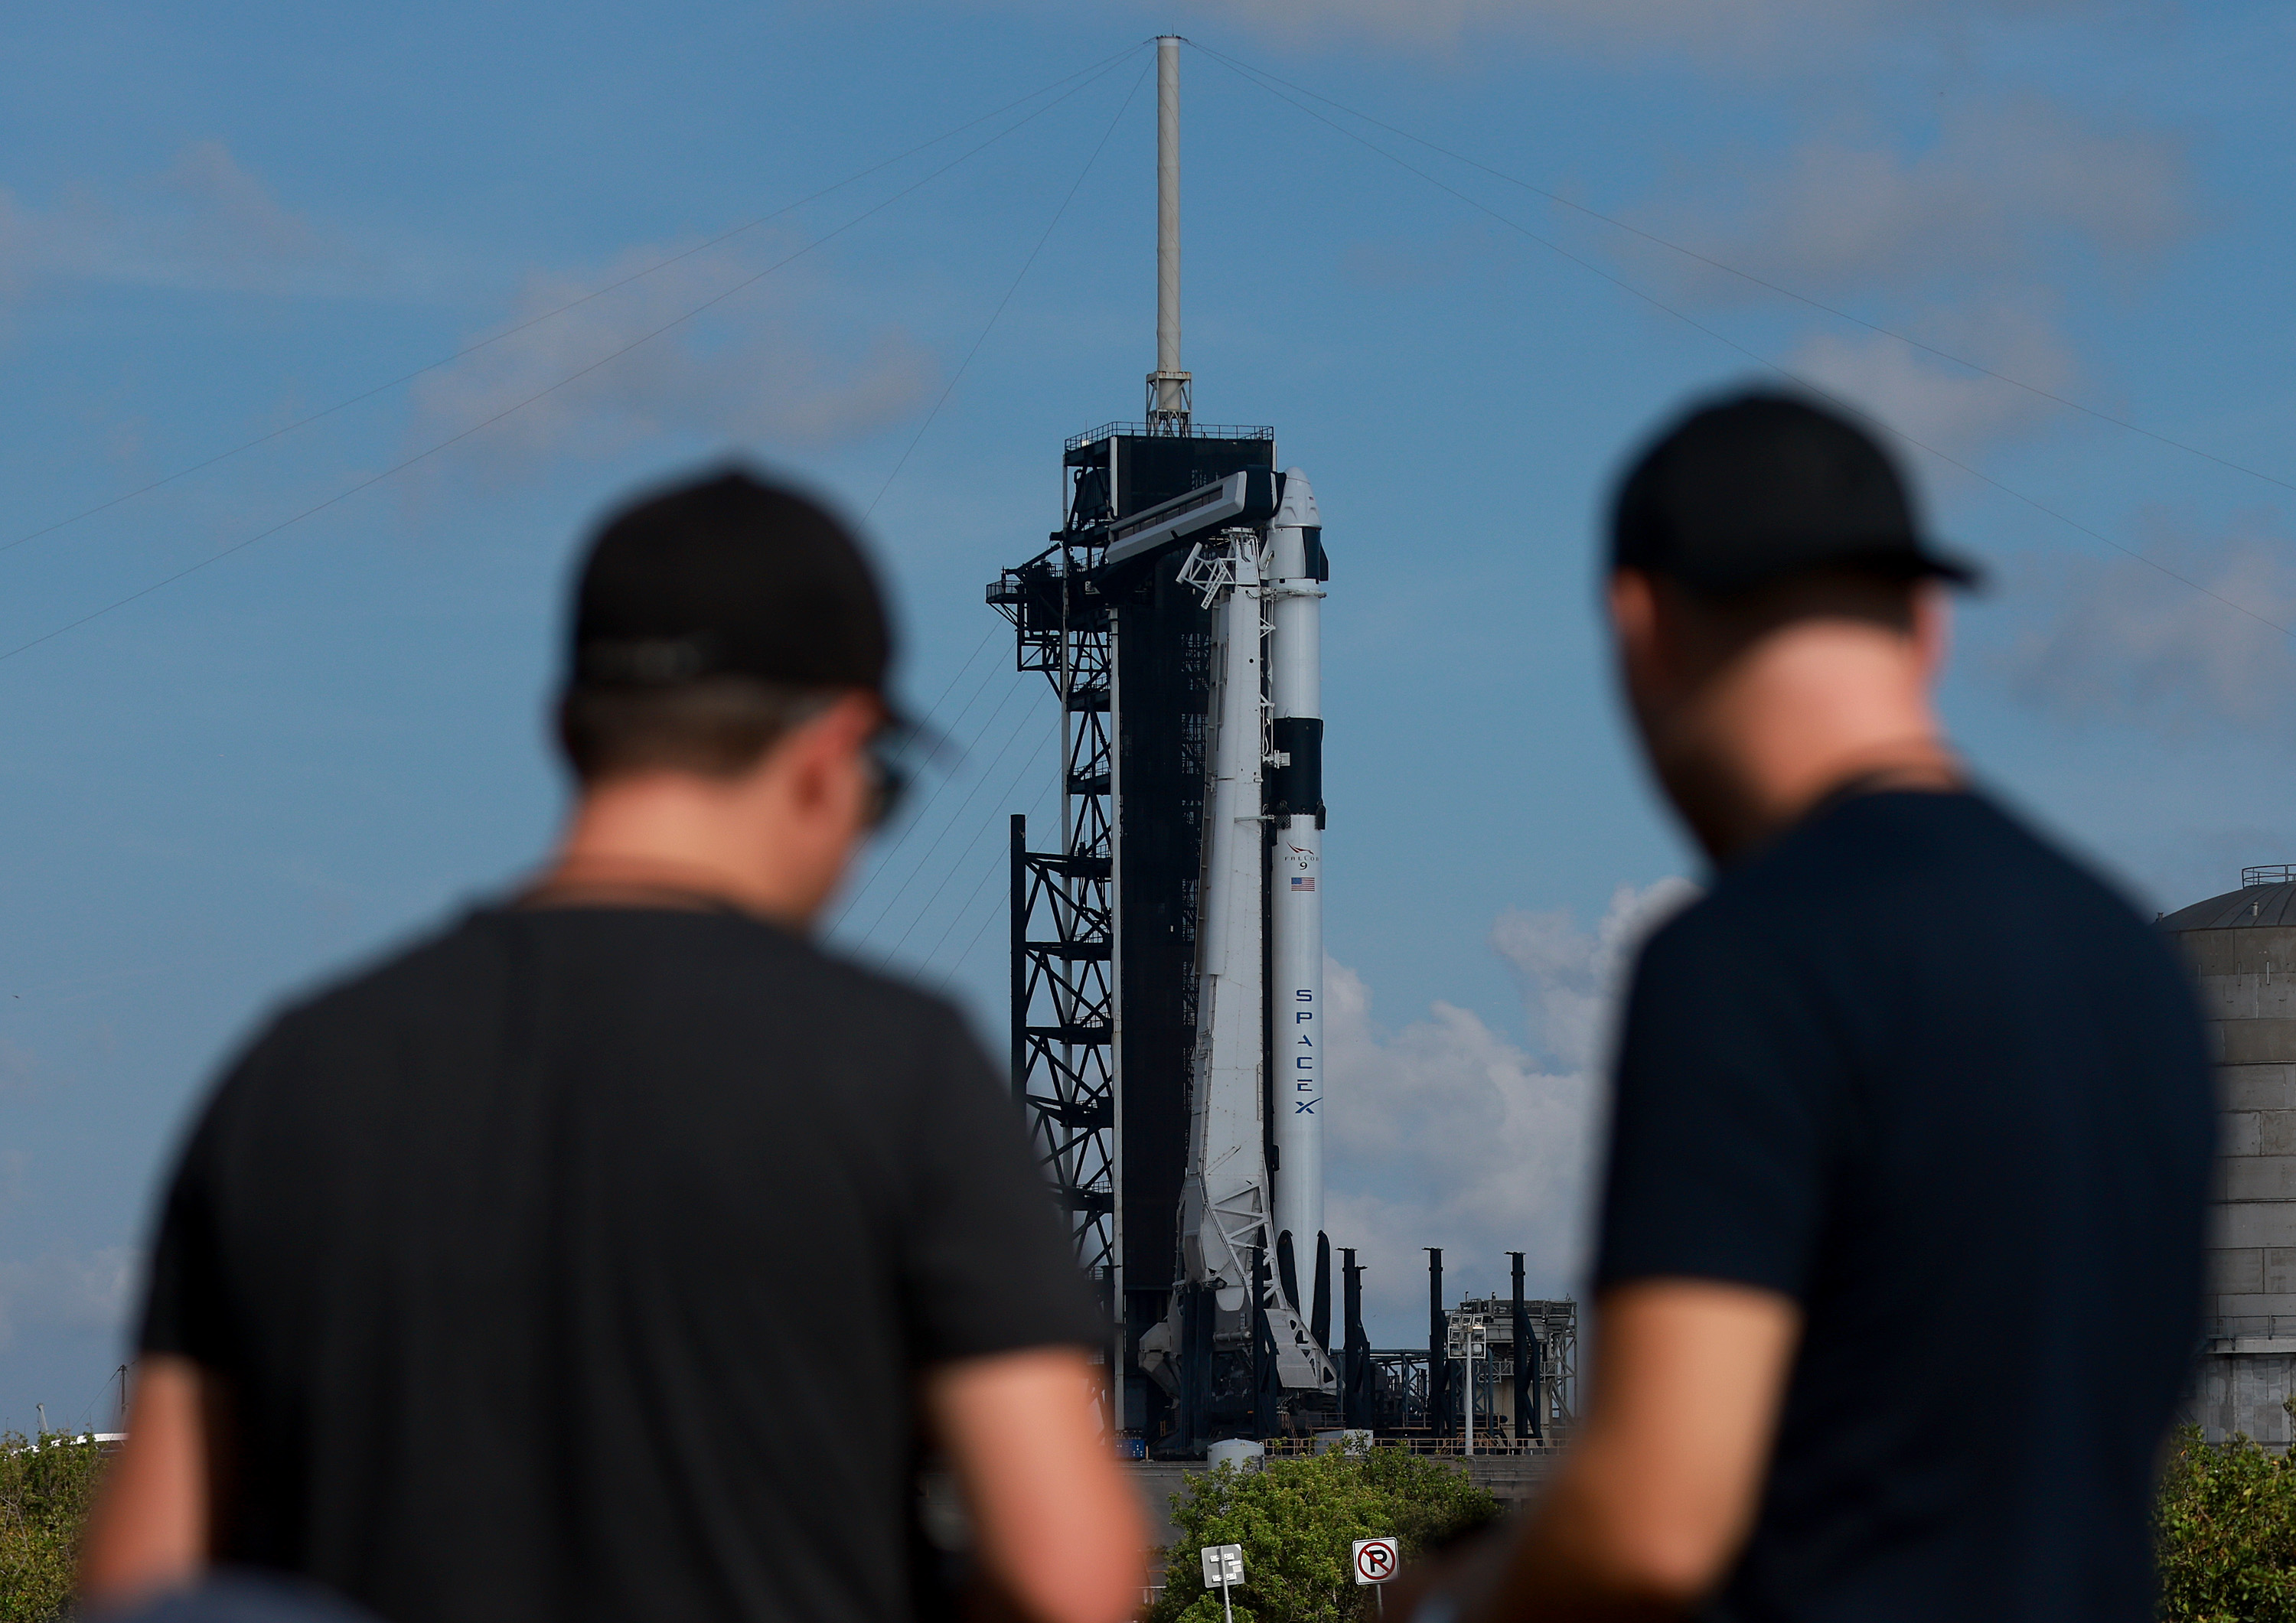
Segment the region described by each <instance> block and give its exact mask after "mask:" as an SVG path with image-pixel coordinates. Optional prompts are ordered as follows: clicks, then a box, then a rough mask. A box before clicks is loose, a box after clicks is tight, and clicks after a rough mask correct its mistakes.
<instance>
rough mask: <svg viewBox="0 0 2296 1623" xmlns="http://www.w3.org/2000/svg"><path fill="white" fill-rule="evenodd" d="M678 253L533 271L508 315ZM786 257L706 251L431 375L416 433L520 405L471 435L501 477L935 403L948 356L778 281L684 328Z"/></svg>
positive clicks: (761, 250)
mask: <svg viewBox="0 0 2296 1623" xmlns="http://www.w3.org/2000/svg"><path fill="white" fill-rule="evenodd" d="M676 251H677V245H676V244H668V245H664V244H656V245H652V246H648V247H643V248H635V249H632V250H628V251H627V252H626V253H625V254H623V255H622V256H621V257H620V258H619V259H617V260H616V261H615V262H613V263H612V264H611V265H607V266H601V267H599V268H598V269H597V270H596V271H595V272H594V273H588V274H584V275H559V274H553V273H542V272H537V273H536V274H534V275H531V276H530V277H529V279H528V281H527V284H526V286H525V288H524V289H523V290H522V291H521V293H520V295H519V297H518V299H517V300H516V301H515V303H514V305H513V307H512V310H511V312H510V315H509V318H508V323H507V324H510V325H516V324H519V323H521V322H525V321H529V320H533V319H534V318H536V317H537V316H542V315H544V314H545V313H546V312H549V311H553V310H556V309H558V308H559V307H561V306H563V305H567V304H570V303H571V302H572V301H574V300H575V299H579V298H580V297H581V296H582V295H583V294H585V293H586V292H588V291H591V290H592V289H594V288H597V287H600V286H603V285H606V284H609V283H614V282H617V281H619V280H621V279H622V278H624V277H626V276H628V275H631V274H632V273H633V272H635V271H636V270H639V269H642V268H644V266H649V265H652V264H654V263H656V262H658V261H660V260H661V259H663V258H667V257H668V256H669V255H670V254H672V253H675V252H676ZM773 258H775V254H774V253H773V251H772V250H770V249H769V248H767V247H763V246H753V247H752V248H751V249H750V250H749V251H748V252H747V253H745V254H743V255H742V256H741V257H738V258H737V257H735V256H734V255H733V254H732V253H730V252H726V251H720V250H709V251H705V252H701V253H697V254H694V255H693V256H692V257H691V258H685V259H682V260H679V261H678V262H677V263H676V264H675V265H672V266H669V267H668V268H667V269H664V270H661V271H658V272H656V273H654V274H653V275H649V276H645V277H644V278H642V279H640V280H637V281H635V282H632V283H630V284H629V285H628V286H627V287H623V288H619V289H617V290H616V291H613V292H611V293H607V294H605V295H603V297H600V298H597V299H591V300H589V301H588V302H586V303H583V304H579V305H577V306H576V307H574V308H572V309H570V310H568V311H566V312H565V314H563V315H559V316H553V317H552V318H551V319H549V320H547V321H543V322H540V323H539V324H537V325H536V326H535V327H534V328H532V329H531V330H530V331H528V332H521V333H518V334H517V335H516V336H514V337H512V338H509V339H506V340H504V341H502V342H500V343H497V344H493V345H489V346H488V348H485V349H482V350H480V352H479V353H478V354H477V355H475V356H472V357H470V358H468V359H467V360H464V361H463V362H461V363H459V364H457V365H455V366H453V367H450V368H448V369H447V370H446V371H443V372H439V373H430V374H429V375H427V376H426V377H424V378H423V379H422V381H420V382H419V383H418V384H417V386H416V389H415V396H414V404H415V421H414V426H413V429H412V433H413V435H414V438H415V439H418V440H420V441H422V442H423V443H429V442H430V441H432V440H435V439H441V438H444V437H445V436H447V435H448V434H454V433H458V432H460V431H462V430H465V429H468V428H471V426H472V425H474V424H477V423H480V422H486V421H487V420H488V418H491V417H494V416H496V414H500V413H503V412H504V411H511V414H510V415H509V416H507V417H505V418H504V420H503V421H502V422H499V423H497V424H496V425H494V426H493V427H490V428H488V429H486V430H483V432H482V433H481V434H480V435H479V436H477V437H474V439H473V440H472V441H471V448H472V450H473V451H475V452H478V453H479V454H481V455H484V456H485V457H486V458H487V459H488V464H489V467H490V469H491V471H495V472H496V473H524V472H529V471H532V470H533V469H535V468H536V467H537V466H539V465H540V464H541V463H545V462H546V461H548V460H550V459H553V458H557V457H562V456H568V455H603V454H608V453H611V452H613V451H615V450H619V449H620V448H622V447H627V446H629V445H632V444H635V443H636V442H638V441H640V440H642V439H646V438H649V437H651V436H652V435H655V434H659V433H663V432H684V433H689V434H694V435H699V436H701V437H703V438H706V439H716V440H720V441H734V442H764V443H767V444H771V445H793V446H798V447H821V446H824V445H831V444H834V443H837V442H839V441H841V440H847V439H853V438H855V437H857V436H860V435H865V434H867V433H870V432H872V431H874V430H879V429H881V428H883V427H885V426H886V425H887V424H889V423H891V422H896V421H898V419H900V418H901V417H903V416H906V415H907V414H909V413H911V412H913V411H914V410H915V409H916V407H917V406H919V405H920V404H921V403H922V402H923V401H924V400H925V399H926V398H929V396H930V393H931V389H932V387H933V385H934V384H935V383H936V382H938V381H939V363H938V361H937V360H936V359H935V358H934V357H933V356H932V355H931V353H930V352H928V351H927V350H925V349H924V348H922V346H920V345H919V344H918V343H917V342H916V341H915V340H914V339H912V338H911V337H910V336H909V335H908V333H907V332H905V331H904V330H903V329H901V328H899V327H897V326H892V325H885V324H877V325H873V326H871V327H869V329H868V330H867V331H866V332H862V333H858V334H852V333H848V334H831V333H826V332H823V331H822V330H821V322H820V320H819V318H817V317H809V318H808V319H806V320H805V321H803V322H799V321H798V320H796V319H793V318H791V317H789V316H785V315H784V314H783V312H784V310H785V309H787V308H789V307H791V305H793V303H794V302H795V301H794V300H793V299H791V297H790V296H789V295H788V294H787V292H786V291H783V290H782V289H781V287H780V284H779V283H775V282H774V281H771V280H768V281H767V282H764V283H758V284H757V285H754V286H749V287H742V288H741V289H740V291H736V292H734V293H733V294H732V295H731V297H729V298H726V299H725V300H724V301H723V302H722V303H719V304H716V305H714V306H712V307H710V308H709V309H708V310H707V311H705V312H703V313H702V314H701V316H699V317H697V318H696V319H693V320H691V321H686V322H683V323H679V322H678V317H680V316H684V315H685V313H686V312H687V311H689V310H693V309H694V308H695V307H698V306H700V305H701V304H702V303H703V302H704V301H705V300H707V299H711V298H713V297H714V296H716V295H717V294H720V293H723V292H725V291H726V290H727V289H729V288H734V287H735V286H736V284H737V283H742V281H743V280H744V279H745V278H747V277H750V276H751V275H755V274H756V272H757V271H758V269H759V268H762V267H763V266H766V265H768V264H771V263H772V260H773ZM674 323H675V325H673V324H674ZM665 327H667V328H668V331H666V332H660V336H658V337H649V336H648V335H649V334H652V333H654V332H656V331H657V330H658V329H661V328H665ZM639 340H644V341H639ZM633 345H635V347H634V348H633V347H631V346H633ZM625 349H627V353H623V354H617V352H618V351H622V350H625ZM606 357H613V358H611V359H608V358H606ZM601 361H603V363H604V364H603V365H596V363H599V362H601ZM586 369H587V370H586ZM577 374H579V375H577ZM569 380H570V381H569ZM553 385H558V386H559V387H553ZM545 391H546V392H545ZM537 396H540V397H541V398H534V397H537ZM529 399H531V400H532V404H530V405H521V403H522V402H526V401H528V400H529ZM513 407H515V408H517V409H515V410H512V408H513Z"/></svg>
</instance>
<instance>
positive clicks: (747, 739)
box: [558, 676, 838, 789]
mask: <svg viewBox="0 0 2296 1623" xmlns="http://www.w3.org/2000/svg"><path fill="white" fill-rule="evenodd" d="M837 698H838V692H837V690H834V689H828V688H820V687H800V686H795V685H791V684H783V683H775V682H761V681H759V680H758V679H757V678H755V677H753V676H701V677H697V678H695V679H694V680H693V681H691V682H680V683H676V684H670V685H668V686H660V687H641V686H635V685H627V684H613V685H606V684H593V683H584V682H576V683H572V684H569V685H568V686H567V688H566V690H565V692H564V693H562V695H561V696H560V698H559V701H558V744H559V748H560V750H562V751H563V752H564V754H565V757H566V764H567V766H570V768H572V770H573V773H574V776H575V778H576V780H577V781H578V783H581V785H582V786H583V787H584V788H586V789H589V788H594V787H596V786H597V785H598V784H600V783H605V782H607V781H608V780H610V779H613V778H622V777H630V776H633V775H636V774H639V773H645V772H683V773H688V774H691V775H694V776H696V777H705V778H719V779H724V778H736V777H739V776H741V775H742V774H743V773H745V772H747V771H749V770H750V768H751V767H753V766H756V765H757V764H758V762H759V761H761V760H763V759H764V758H766V756H767V752H768V751H770V750H772V749H773V747H774V746H775V744H777V743H779V742H781V741H782V739H783V737H785V736H787V734H789V733H790V732H791V729H793V728H795V727H799V726H801V725H804V724H805V723H806V722H808V721H809V720H811V719H812V718H813V717H816V716H817V715H819V714H820V713H821V712H822V711H823V710H824V709H828V708H829V706H830V705H832V704H833V703H834V702H835V701H836V700H837Z"/></svg>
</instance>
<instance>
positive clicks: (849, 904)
mask: <svg viewBox="0 0 2296 1623" xmlns="http://www.w3.org/2000/svg"><path fill="white" fill-rule="evenodd" d="M997 630H998V627H993V626H992V627H989V629H988V633H987V634H986V635H984V636H983V637H982V638H981V644H980V645H981V647H983V648H985V647H987V646H988V642H989V639H990V638H993V637H994V636H996V634H997ZM973 652H974V654H975V655H978V654H979V653H980V649H979V648H976V649H974V650H973ZM970 663H971V661H969V660H968V661H967V664H968V665H969V664H970ZM994 676H996V666H995V665H993V664H992V665H990V666H989V667H988V668H987V669H986V670H984V671H982V672H981V673H980V681H979V682H977V683H975V684H973V687H972V693H969V694H967V695H966V696H965V701H964V705H963V706H962V707H961V708H960V709H958V710H957V712H956V715H955V717H954V718H952V719H951V721H950V722H949V724H948V726H947V732H948V733H950V734H954V733H955V731H956V729H957V728H958V727H960V726H962V725H964V718H965V717H967V716H970V715H972V707H973V706H974V705H975V704H977V703H979V702H980V695H981V694H983V693H987V692H988V684H989V681H990V679H991V678H992V677H994ZM954 685H955V684H951V686H952V687H954ZM1011 696H1012V695H1011V693H1010V692H1009V690H1008V692H1007V693H1006V695H1005V697H1006V698H1007V699H1010V698H1011ZM997 713H998V714H1002V707H1001V706H1000V707H999V709H998V711H997ZM989 719H990V720H991V721H992V722H993V721H994V720H995V719H996V716H994V715H992V716H991V717H989ZM983 730H984V731H986V729H985V728H984V729H983ZM954 782H955V775H954V773H952V774H950V775H947V776H945V777H939V778H936V780H935V781H934V783H933V786H932V788H931V789H930V790H929V791H926V793H925V796H924V798H923V799H922V800H920V801H919V802H918V803H917V806H916V809H915V810H914V812H913V813H912V814H911V815H910V816H908V817H907V818H906V819H904V821H903V823H902V825H901V832H899V833H898V834H897V835H895V836H894V837H893V843H892V844H891V845H890V846H887V847H886V848H885V849H884V851H883V852H882V853H881V854H880V855H879V856H878V857H877V858H876V860H875V862H874V864H873V865H872V866H871V868H870V870H869V873H868V876H867V877H866V878H865V879H864V880H862V881H861V883H860V886H859V888H858V889H856V890H855V891H854V892H853V894H852V895H851V896H849V897H848V898H846V901H845V905H844V906H842V907H840V908H839V909H838V910H837V916H836V917H835V918H833V919H832V920H830V922H829V928H828V929H827V930H823V931H822V934H823V935H824V936H832V935H834V934H836V933H837V928H838V926H839V925H840V924H842V923H844V922H845V920H846V918H847V916H848V915H849V914H851V913H852V911H853V910H854V908H856V907H857V906H860V904H861V898H863V897H865V896H866V895H868V893H869V888H870V887H871V886H872V885H873V884H875V883H876V882H877V881H879V880H881V879H882V878H883V877H884V876H885V874H886V873H888V872H889V871H890V869H891V867H892V864H893V858H894V857H898V855H900V851H901V848H902V847H903V846H905V845H906V844H908V842H909V836H910V835H912V834H914V833H915V832H917V830H918V829H920V828H922V826H923V825H924V815H925V813H926V811H927V810H928V809H930V808H931V807H932V806H933V805H934V804H936V803H937V802H938V801H939V798H940V796H941V795H943V794H945V793H946V792H947V788H948V785H949V784H950V783H954Z"/></svg>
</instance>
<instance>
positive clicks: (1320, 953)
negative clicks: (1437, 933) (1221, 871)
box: [1266, 468, 1332, 1348]
mask: <svg viewBox="0 0 2296 1623" xmlns="http://www.w3.org/2000/svg"><path fill="white" fill-rule="evenodd" d="M1330 578H1331V570H1330V568H1329V566H1328V564H1327V563H1326V562H1325V561H1324V528H1323V519H1322V517H1321V515H1320V514H1318V513H1317V512H1316V493H1315V490H1314V488H1312V487H1310V486H1309V484H1308V476H1307V475H1306V474H1304V473H1302V472H1301V471H1300V470H1299V469H1297V468H1292V469H1290V470H1288V471H1286V472H1285V473H1284V476H1283V494H1282V496H1281V498H1280V500H1279V502H1278V504H1277V507H1276V511H1275V518H1274V520H1273V521H1271V522H1270V524H1269V526H1268V530H1267V587H1266V590H1267V597H1268V639H1267V642H1268V656H1267V663H1268V681H1267V686H1268V709H1269V715H1270V721H1269V725H1268V761H1267V766H1268V771H1267V794H1266V804H1267V820H1268V829H1269V837H1270V844H1271V850H1270V860H1269V863H1268V878H1269V885H1270V890H1271V894H1270V896H1269V898H1268V933H1269V941H1268V970H1269V974H1268V988H1269V991H1270V994H1271V996H1270V999H1269V1003H1270V1007H1269V1010H1268V1044H1267V1058H1268V1075H1269V1082H1270V1086H1269V1087H1268V1090H1267V1092H1268V1108H1269V1111H1270V1117H1269V1121H1268V1142H1269V1143H1270V1144H1271V1146H1272V1147H1273V1149H1274V1151H1275V1155H1274V1157H1273V1159H1274V1161H1275V1165H1274V1166H1273V1167H1272V1168H1270V1173H1271V1177H1272V1182H1273V1184H1274V1192H1273V1193H1274V1201H1273V1205H1274V1223H1273V1227H1274V1229H1275V1272H1276V1277H1277V1279H1278V1281H1279V1282H1280V1283H1281V1286H1282V1289H1283V1295H1284V1296H1285V1298H1286V1299H1288V1300H1289V1301H1290V1302H1291V1304H1292V1307H1293V1308H1294V1310H1295V1311H1297V1312H1298V1313H1299V1314H1300V1316H1302V1317H1303V1318H1305V1319H1306V1320H1307V1322H1308V1329H1309V1332H1310V1333H1311V1334H1312V1335H1313V1336H1314V1337H1315V1339H1316V1344H1317V1345H1318V1346H1321V1347H1324V1348H1329V1347H1330V1346H1331V1344H1332V1337H1331V1330H1332V1246H1331V1242H1330V1240H1329V1239H1328V1238H1327V1237H1326V1236H1325V1234H1324V1049H1325V1042H1324V1028H1325V1025H1326V1021H1325V1015H1324V897H1323V877H1324V872H1323V871H1324V834H1323V829H1324V717H1323V709H1324V705H1323V649H1322V623H1323V611H1324V602H1323V600H1324V585H1323V583H1324V582H1325V581H1326V580H1329V579H1330Z"/></svg>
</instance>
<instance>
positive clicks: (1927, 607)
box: [1914, 580, 1953, 686]
mask: <svg viewBox="0 0 2296 1623" xmlns="http://www.w3.org/2000/svg"><path fill="white" fill-rule="evenodd" d="M1914 647H1915V651H1916V652H1918V653H1919V655H1920V657H1921V664H1922V682H1923V685H1925V686H1935V685H1936V684H1937V680H1938V677H1939V675H1940V674H1941V673H1942V672H1943V671H1944V669H1945V661H1946V656H1947V655H1948V653H1949V652H1952V648H1953V602H1952V599H1950V598H1949V597H1948V596H1947V595H1946V589H1945V587H1944V586H1940V585H1939V584H1938V583H1937V582H1936V581H1934V580H1925V581H1923V582H1922V584H1921V585H1919V586H1915V588H1914Z"/></svg>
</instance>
